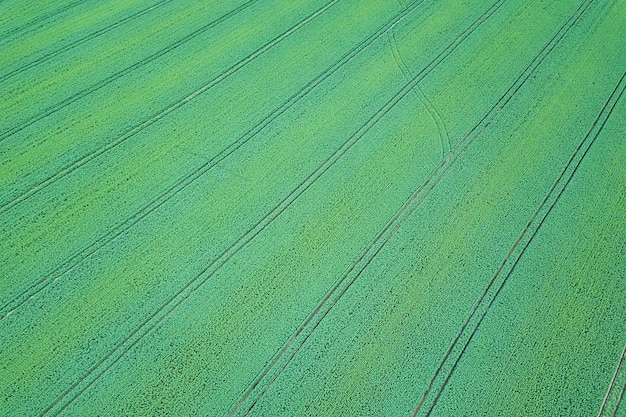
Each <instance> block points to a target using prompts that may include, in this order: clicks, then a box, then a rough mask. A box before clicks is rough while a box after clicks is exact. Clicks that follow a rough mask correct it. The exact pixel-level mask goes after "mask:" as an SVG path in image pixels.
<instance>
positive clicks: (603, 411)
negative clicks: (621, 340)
mask: <svg viewBox="0 0 626 417" xmlns="http://www.w3.org/2000/svg"><path fill="white" fill-rule="evenodd" d="M624 362H626V345H625V346H624V350H623V351H622V356H621V357H620V360H619V362H618V364H617V368H616V369H615V373H614V374H613V378H612V379H611V384H610V385H609V389H608V390H607V392H606V395H605V396H604V401H602V407H600V412H599V413H598V417H605V416H609V415H611V416H615V415H616V414H617V410H618V409H619V404H620V402H621V400H622V397H623V395H624V390H626V372H625V371H624ZM620 379H624V381H622V382H623V384H619V381H620ZM619 385H623V386H622V390H621V391H620V393H619V394H617V397H616V400H615V404H613V405H612V408H613V411H611V409H610V408H609V407H610V406H611V399H612V398H613V396H614V395H616V394H615V388H616V387H618V386H619ZM609 413H610V414H609Z"/></svg>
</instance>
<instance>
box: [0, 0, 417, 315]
mask: <svg viewBox="0 0 626 417" xmlns="http://www.w3.org/2000/svg"><path fill="white" fill-rule="evenodd" d="M423 2H424V0H418V1H414V2H413V3H412V4H411V5H410V7H409V8H407V9H406V10H404V11H403V12H401V13H399V14H398V15H396V16H395V17H394V18H392V19H390V20H389V21H388V22H387V23H386V24H384V25H382V26H381V27H380V28H379V29H378V30H377V31H376V32H374V33H372V34H371V35H370V36H368V37H367V38H366V39H364V40H363V41H361V42H360V43H359V44H357V45H356V46H355V47H353V48H352V49H351V50H349V51H348V52H346V53H345V54H344V55H343V56H342V57H341V58H340V59H339V60H337V61H336V62H335V63H334V64H333V65H331V66H330V67H328V68H326V69H325V70H324V71H323V72H321V73H320V74H319V75H318V76H317V77H315V78H314V79H313V80H311V81H310V82H309V83H308V84H307V85H305V86H304V87H303V88H302V89H300V90H299V91H298V92H296V93H295V94H293V95H292V96H291V97H289V98H288V99H287V100H286V101H285V102H283V103H282V104H281V105H280V106H278V107H277V108H275V109H274V110H273V111H272V112H271V113H270V114H269V115H268V116H266V117H265V118H264V119H263V120H261V122H259V123H258V124H256V125H255V126H254V127H252V128H251V129H250V130H249V131H247V132H246V133H245V134H244V135H242V136H241V137H240V138H238V139H237V140H236V141H234V142H232V143H231V144H229V145H228V146H227V147H225V148H224V149H222V150H221V151H220V152H219V153H218V154H217V155H215V156H214V157H212V158H211V159H210V160H208V161H206V162H205V163H204V164H202V165H201V166H199V167H197V168H196V169H194V170H193V171H191V172H189V173H188V174H187V175H185V176H184V177H182V178H180V179H179V180H178V181H177V182H176V183H175V184H174V185H172V186H170V187H169V188H168V189H167V190H166V191H164V192H163V193H161V194H160V195H158V196H157V197H156V198H154V199H153V200H151V201H150V202H149V203H148V204H146V205H144V206H142V207H141V208H140V209H139V210H137V211H136V212H134V213H133V214H132V215H131V216H130V217H129V218H127V219H126V220H124V221H123V222H122V223H120V224H118V225H117V226H115V227H114V228H113V229H112V230H111V231H109V232H108V233H106V234H104V235H102V236H100V237H99V238H97V239H96V240H95V241H94V242H92V243H90V244H89V245H87V246H86V247H83V248H82V249H80V250H79V251H77V252H75V253H74V254H73V255H71V256H70V258H68V259H67V260H66V261H64V262H63V263H62V264H61V265H59V266H57V267H56V268H54V269H53V270H52V271H50V272H49V273H48V274H46V276H45V277H44V278H42V279H40V280H39V281H37V282H35V283H34V284H32V285H31V286H29V287H28V288H26V289H25V290H24V291H22V292H21V293H19V294H18V295H17V296H15V297H14V298H12V299H11V300H10V301H8V302H7V303H5V304H4V305H3V306H2V307H0V321H2V320H4V319H5V318H6V317H8V316H9V315H11V314H13V312H15V310H17V309H18V308H20V307H21V306H22V305H24V304H25V303H27V302H28V301H29V300H30V299H32V298H33V297H34V296H36V295H37V294H38V293H40V292H41V291H43V290H44V289H45V288H46V287H47V286H49V285H51V284H52V283H54V282H56V281H57V280H58V279H59V278H60V277H61V276H63V275H65V274H66V273H68V272H69V271H71V270H72V269H73V268H75V267H76V266H77V265H79V264H80V263H82V262H83V261H84V260H86V259H88V258H90V257H91V256H93V255H94V254H95V253H97V252H98V251H99V250H101V249H102V248H103V247H105V246H106V245H108V244H109V243H111V242H113V241H114V240H115V239H117V238H118V237H119V236H121V235H122V234H123V233H125V232H126V231H128V230H129V229H130V228H132V227H133V226H135V225H136V224H137V223H139V222H140V221H141V220H143V219H144V218H145V217H147V216H148V215H149V214H150V213H152V212H154V211H155V210H157V209H158V208H159V207H161V206H162V205H163V204H165V203H166V202H167V201H169V200H170V199H171V198H173V197H174V196H175V195H177V194H178V193H180V192H181V191H183V190H184V189H185V188H187V187H188V186H189V185H191V184H192V183H194V182H195V181H196V180H197V179H199V178H200V177H202V176H203V175H204V174H206V173H207V172H209V171H210V170H211V169H212V168H214V167H215V166H216V165H218V164H219V163H220V162H222V161H223V160H225V159H226V158H228V157H229V156H230V155H232V154H233V153H234V152H235V151H237V150H238V149H239V148H241V147H242V146H243V145H245V144H246V143H248V142H249V141H250V140H252V139H253V138H255V137H256V135H257V134H259V133H260V132H261V131H263V130H264V129H265V128H266V127H267V126H269V125H270V124H271V123H272V122H273V121H274V120H276V119H278V118H279V117H280V116H281V115H282V114H283V113H285V112H286V111H287V110H288V109H290V108H291V107H292V106H293V105H294V104H295V103H297V102H298V101H300V100H301V99H302V98H304V97H306V96H307V95H308V94H309V93H310V92H311V91H312V90H313V89H315V88H316V87H317V86H318V85H320V84H321V83H322V82H323V81H324V80H326V79H327V78H328V77H330V76H331V75H333V74H334V73H335V72H337V71H338V70H339V69H340V68H342V67H343V66H344V65H346V64H348V63H349V62H350V61H351V60H352V59H353V58H354V57H355V56H357V55H358V54H360V53H361V52H362V51H363V50H364V49H365V48H367V47H368V46H369V45H371V44H372V43H373V42H374V41H375V40H376V39H378V38H380V36H382V35H383V34H384V33H385V32H387V31H388V30H389V29H390V28H391V27H393V26H394V25H396V24H397V23H398V22H400V21H401V20H403V19H404V18H405V17H406V16H408V15H409V14H410V13H412V12H413V11H415V10H416V9H417V7H419V6H420V5H421V4H422V3H423Z"/></svg>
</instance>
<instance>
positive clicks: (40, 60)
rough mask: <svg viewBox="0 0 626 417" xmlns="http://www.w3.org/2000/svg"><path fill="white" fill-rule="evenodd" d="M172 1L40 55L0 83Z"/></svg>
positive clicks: (5, 76) (165, 1)
mask: <svg viewBox="0 0 626 417" xmlns="http://www.w3.org/2000/svg"><path fill="white" fill-rule="evenodd" d="M172 1H174V0H161V1H160V2H158V3H156V4H153V5H152V6H150V7H147V8H145V9H142V10H140V11H138V12H135V13H133V14H131V15H130V16H126V17H124V18H123V19H120V20H118V21H117V22H115V23H112V24H110V25H108V26H106V27H103V28H102V29H98V30H97V31H95V32H92V33H90V34H89V35H87V36H84V37H82V38H80V39H77V40H75V41H74V42H70V43H69V44H67V45H65V46H62V47H60V48H58V49H55V50H54V51H50V52H48V53H46V54H44V55H42V56H41V57H39V58H37V59H35V60H34V61H31V62H29V63H28V64H24V65H22V66H20V67H18V68H16V69H14V70H12V71H10V72H8V73H6V74H4V75H0V82H4V81H6V80H8V79H10V78H12V77H14V76H16V75H18V74H20V73H22V72H24V71H26V70H29V69H31V68H34V67H36V66H37V65H40V64H42V63H44V62H46V61H48V60H50V59H52V58H54V57H55V56H58V55H61V54H62V53H65V52H67V51H69V50H71V49H74V48H76V47H77V46H79V45H82V44H83V43H85V42H89V41H90V40H92V39H95V38H97V37H99V36H102V35H104V34H105V33H107V32H110V31H112V30H113V29H115V28H117V27H119V26H122V25H124V24H125V23H128V22H130V21H131V20H134V19H136V18H138V17H140V16H143V15H145V14H147V13H150V12H152V11H154V10H156V9H158V8H160V7H162V6H165V5H166V4H167V3H171V2H172Z"/></svg>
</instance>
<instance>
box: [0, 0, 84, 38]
mask: <svg viewBox="0 0 626 417" xmlns="http://www.w3.org/2000/svg"><path fill="white" fill-rule="evenodd" d="M84 1H85V0H77V1H73V2H71V3H68V4H66V5H65V6H63V7H60V8H58V9H56V10H52V11H50V12H48V13H46V14H43V15H41V16H39V17H36V18H34V19H32V20H30V21H29V22H27V23H24V24H23V25H20V26H17V27H14V28H13V29H9V30H6V31H4V32H2V33H0V39H6V38H8V37H9V36H13V35H14V34H16V33H18V32H23V31H26V30H28V29H30V28H32V27H33V26H34V25H36V24H38V23H40V22H43V21H45V20H48V19H52V18H53V17H54V16H56V15H59V14H61V13H64V12H66V11H68V10H70V9H72V8H74V7H76V6H78V5H79V4H82V3H83V2H84Z"/></svg>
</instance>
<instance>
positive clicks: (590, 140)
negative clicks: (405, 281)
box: [413, 72, 626, 416]
mask: <svg viewBox="0 0 626 417" xmlns="http://www.w3.org/2000/svg"><path fill="white" fill-rule="evenodd" d="M625 80H626V72H625V73H624V74H623V75H622V77H621V79H620V80H619V82H618V83H617V85H616V86H615V88H614V89H613V92H612V93H611V95H610V96H609V98H608V99H607V101H606V102H605V104H604V106H603V107H602V110H601V111H600V113H599V114H598V116H597V117H596V119H595V120H594V122H593V125H592V126H591V128H590V129H589V131H588V132H587V134H586V135H585V137H584V138H583V140H582V141H581V142H580V144H579V145H578V147H577V148H576V150H575V151H574V153H573V154H572V156H571V157H570V159H569V160H568V162H567V164H566V165H565V167H564V168H563V170H562V171H561V173H560V175H559V177H558V178H557V180H556V181H555V182H554V184H553V185H552V187H551V188H550V190H549V191H548V194H547V195H546V197H545V198H544V199H543V201H542V202H541V204H540V205H539V207H538V208H537V210H536V211H535V213H534V214H533V215H532V217H531V218H530V220H529V222H528V223H527V225H526V227H525V228H524V229H523V230H522V232H521V234H520V235H519V236H518V238H517V240H516V241H515V243H514V244H513V246H512V247H511V249H510V250H509V252H508V254H507V256H506V257H505V258H504V260H503V262H502V264H501V265H500V267H499V268H498V270H497V271H496V273H495V274H494V276H493V277H492V279H491V281H490V282H489V284H488V285H487V287H486V288H485V291H484V292H483V294H482V295H481V297H480V298H479V300H478V301H477V303H476V305H475V306H474V309H473V310H472V312H471V313H470V316H469V317H468V318H467V320H466V321H465V323H464V324H463V326H462V327H461V331H460V332H459V334H458V335H457V337H456V338H455V340H454V342H453V344H452V346H451V347H450V349H449V350H448V353H447V354H446V356H445V357H444V360H443V361H442V362H441V364H440V366H439V368H438V370H437V372H436V376H438V374H439V373H440V372H441V370H442V369H443V366H445V363H446V362H447V360H448V359H449V358H450V356H451V354H452V352H453V350H454V349H455V348H456V346H457V345H458V344H459V341H460V339H461V337H462V336H463V334H464V333H465V330H466V329H468V328H469V325H470V322H471V321H472V318H473V317H474V315H475V314H476V313H477V311H478V310H479V308H480V307H481V306H483V305H484V303H487V305H486V306H485V308H484V311H483V312H482V314H480V317H479V318H478V319H477V322H476V323H475V324H474V325H473V327H472V330H471V333H470V334H469V336H468V337H467V340H466V341H465V342H464V344H463V347H462V348H461V351H460V352H459V354H458V356H457V357H456V359H454V363H453V364H452V367H451V368H450V370H449V371H448V372H447V374H446V376H445V379H444V381H443V383H442V384H441V386H440V387H439V389H438V391H437V393H436V395H435V398H434V400H433V402H432V404H431V406H430V407H429V409H428V411H427V412H426V414H425V415H426V416H430V414H431V413H432V411H433V409H434V408H435V406H436V405H437V402H438V400H439V398H440V397H441V394H442V393H443V391H444V389H445V388H446V386H447V384H448V382H449V381H450V378H451V377H452V375H453V374H454V371H455V370H456V368H457V366H458V364H459V362H460V360H461V358H462V357H463V355H464V354H465V351H466V350H467V347H468V346H469V344H470V343H471V341H472V339H473V338H474V336H475V335H476V332H477V331H478V329H479V328H480V325H481V324H482V322H483V320H484V319H485V317H486V316H487V313H488V312H489V310H490V309H491V307H492V306H493V303H494V302H495V300H496V299H497V297H498V295H499V294H500V291H502V289H503V288H504V286H505V284H506V283H507V281H508V280H509V278H510V277H511V275H512V274H513V271H514V270H515V267H516V266H517V264H518V263H519V261H520V259H521V258H522V256H523V255H524V253H525V252H526V249H527V248H528V246H529V245H530V243H531V242H532V240H533V239H534V237H535V236H536V235H537V233H538V232H539V230H540V229H541V226H542V225H543V223H544V222H545V220H546V218H547V217H548V215H549V214H550V212H551V211H552V209H553V208H554V206H555V205H556V203H557V202H558V200H559V198H560V197H561V195H563V192H564V191H565V189H566V187H567V185H568V184H569V183H570V181H571V180H572V178H573V177H574V174H576V171H577V170H578V167H579V166H580V164H581V163H582V161H583V159H584V158H585V156H586V155H587V152H589V149H591V146H593V144H594V143H595V141H596V139H597V138H598V136H599V135H600V133H601V132H602V130H603V128H604V126H605V125H606V122H607V121H608V119H609V117H610V116H611V114H612V112H613V109H614V108H615V106H616V105H617V103H618V101H619V100H620V98H621V97H622V95H623V94H624V90H625V89H626V82H625ZM510 262H512V264H511V263H510ZM509 265H510V266H509ZM505 271H506V272H505ZM503 273H504V278H503V279H502V280H501V282H500V284H499V285H498V286H497V289H496V290H495V292H494V293H493V295H492V296H491V297H489V295H490V294H489V293H490V292H491V290H492V288H495V284H496V281H498V279H499V277H500V275H502V274H503ZM487 300H489V301H488V302H487ZM468 331H469V330H468ZM436 376H435V377H434V378H433V380H431V384H429V387H432V385H433V383H434V379H435V378H436ZM425 396H426V395H425ZM425 396H423V397H422V400H421V401H420V403H419V404H418V407H416V409H415V410H414V412H413V416H415V415H417V413H418V412H419V411H420V408H421V407H422V406H423V404H424V398H425Z"/></svg>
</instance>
